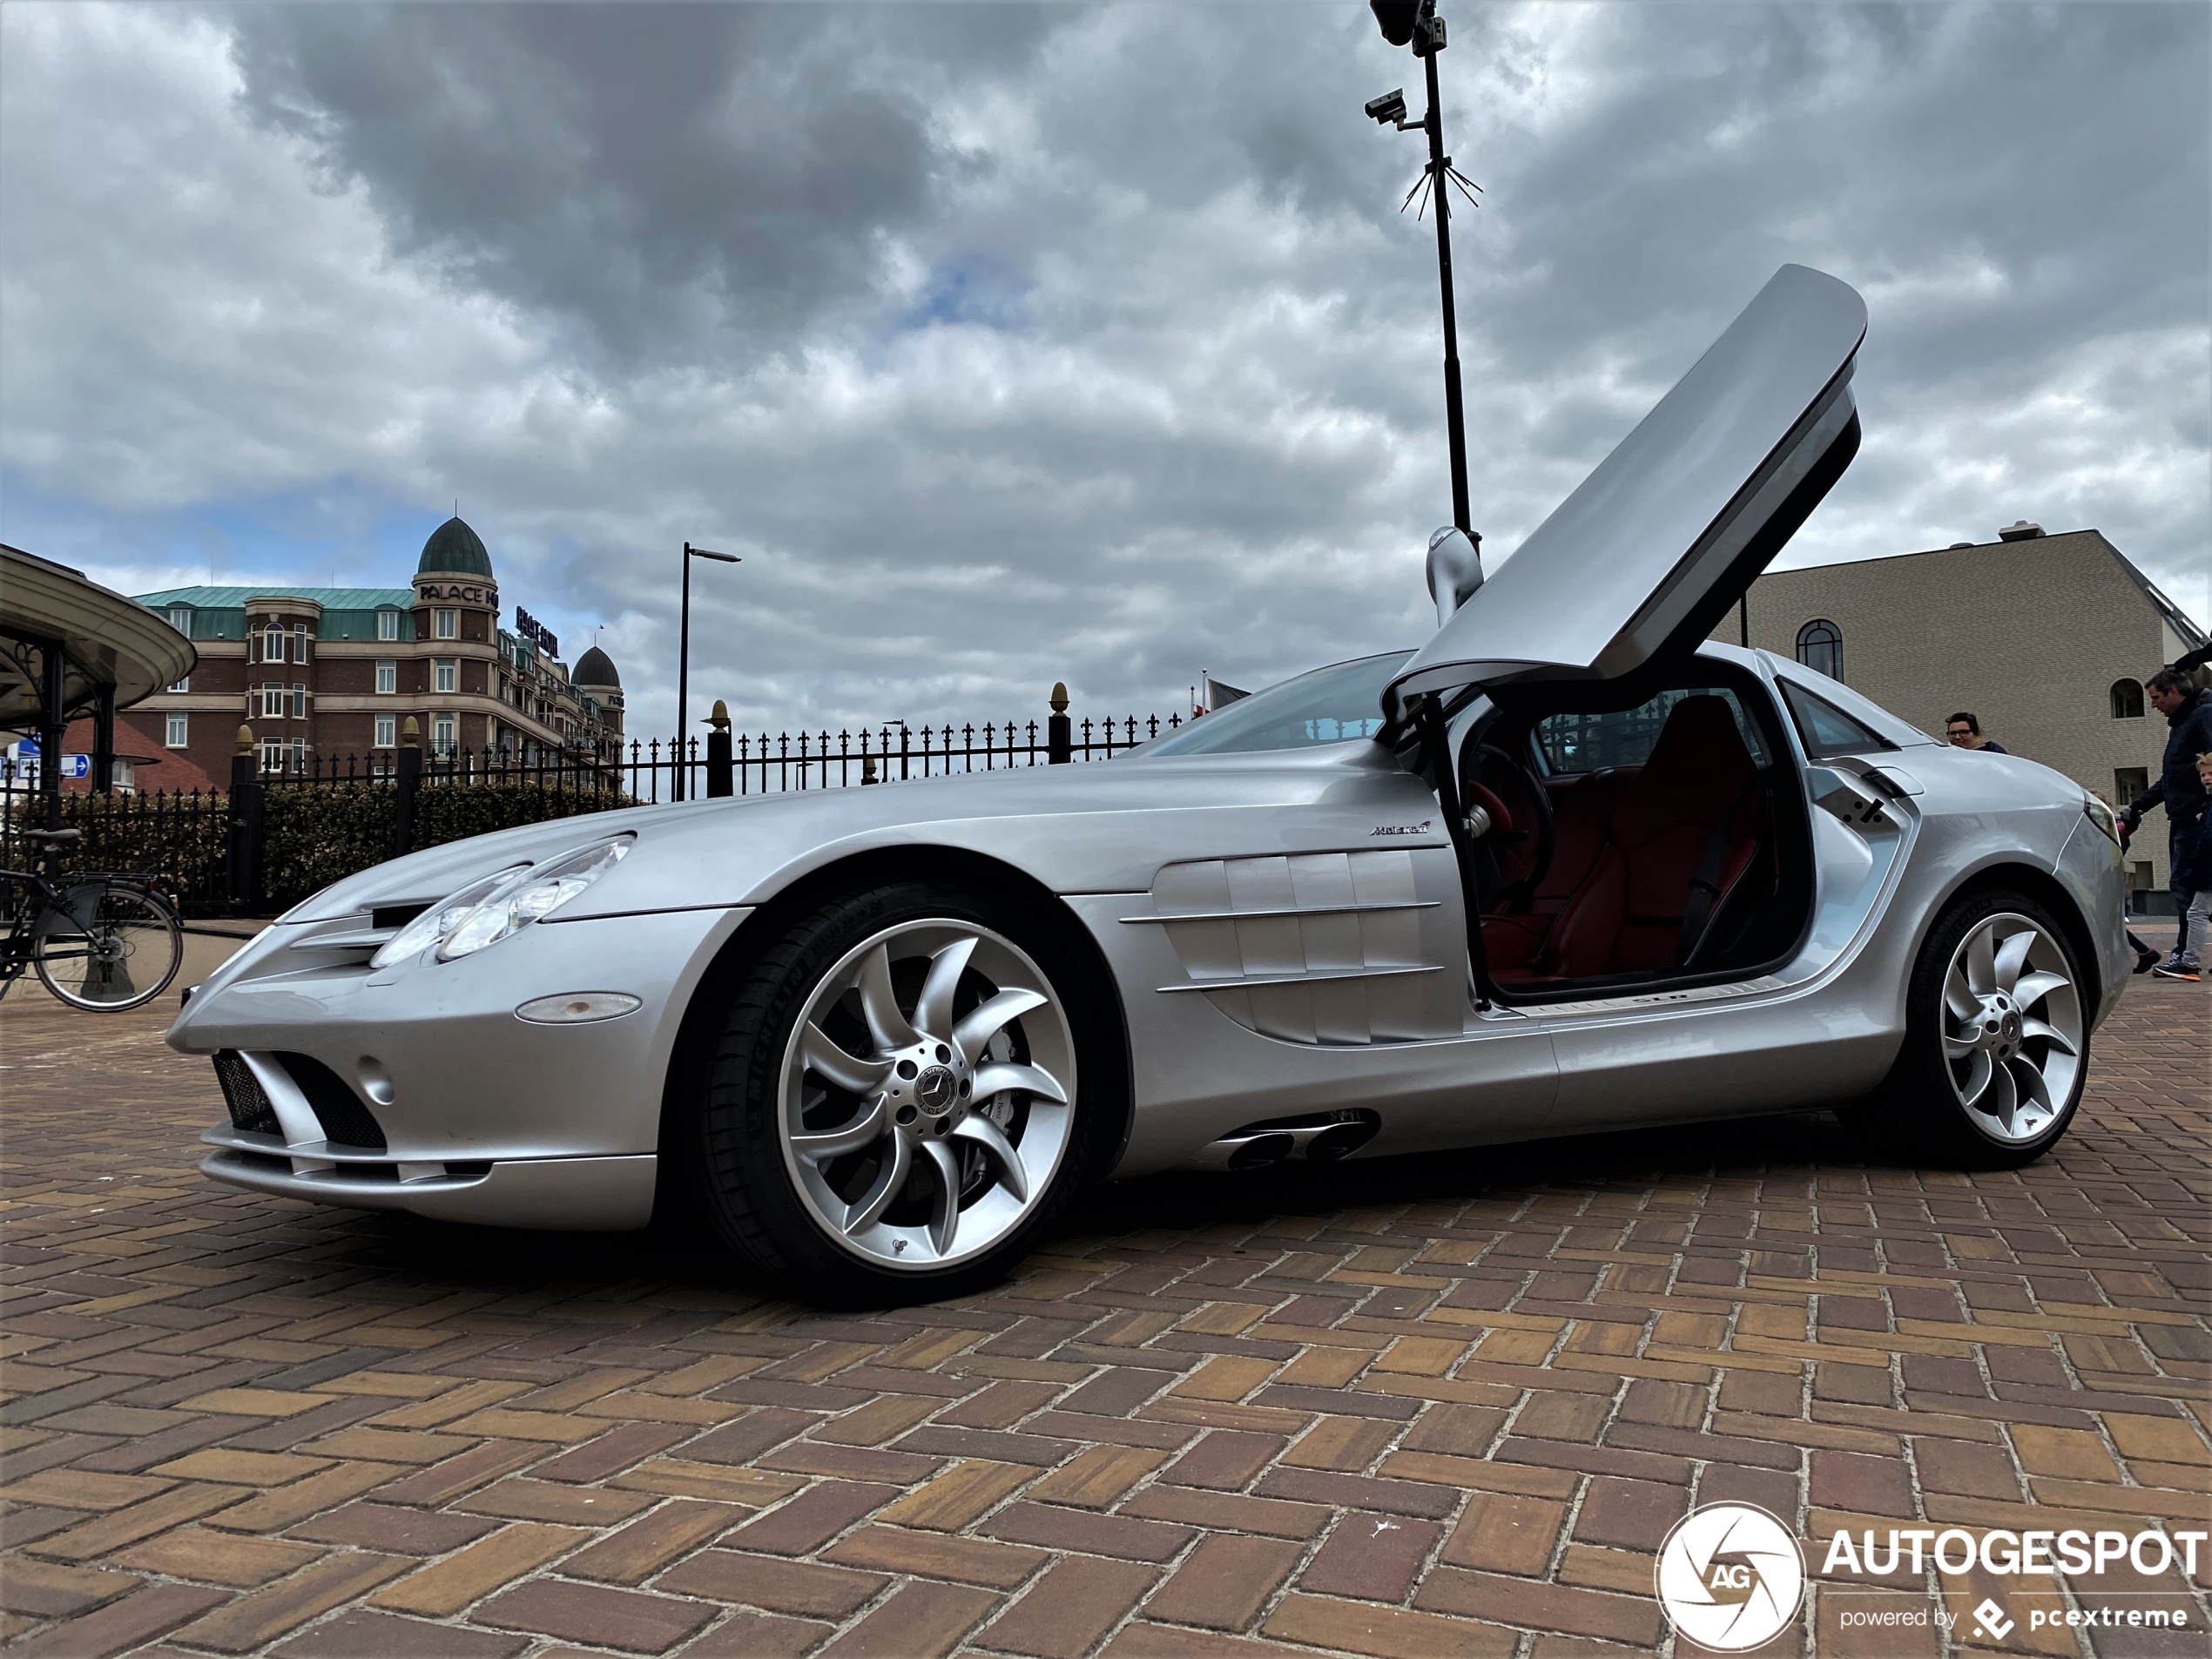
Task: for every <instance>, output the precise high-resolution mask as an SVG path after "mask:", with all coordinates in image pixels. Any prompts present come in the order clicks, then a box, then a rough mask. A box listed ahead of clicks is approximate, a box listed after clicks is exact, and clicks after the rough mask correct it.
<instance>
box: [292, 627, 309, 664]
mask: <svg viewBox="0 0 2212 1659" xmlns="http://www.w3.org/2000/svg"><path fill="white" fill-rule="evenodd" d="M292 660H293V662H295V663H304V662H306V661H307V624H306V623H304V622H295V623H293V624H292Z"/></svg>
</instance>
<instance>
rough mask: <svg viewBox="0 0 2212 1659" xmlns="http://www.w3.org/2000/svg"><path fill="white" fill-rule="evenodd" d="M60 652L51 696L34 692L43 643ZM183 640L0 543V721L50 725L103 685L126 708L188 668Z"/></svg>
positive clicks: (101, 693) (1, 726)
mask: <svg viewBox="0 0 2212 1659" xmlns="http://www.w3.org/2000/svg"><path fill="white" fill-rule="evenodd" d="M49 650H52V651H55V652H56V654H57V656H58V657H59V658H60V659H61V665H62V675H61V682H62V696H61V706H60V707H59V708H58V709H50V708H48V707H47V706H46V705H45V703H44V699H43V698H42V697H41V695H40V693H41V690H42V687H41V681H42V680H43V679H44V678H45V677H46V675H47V673H48V670H47V666H46V662H45V653H46V652H47V651H49ZM198 661H199V652H198V651H194V650H193V649H192V642H191V641H190V640H188V639H186V638H185V637H184V636H183V635H182V634H180V633H179V632H178V631H176V630H175V629H174V628H172V627H171V626H170V625H169V624H167V623H166V622H165V621H163V620H162V618H160V617H157V616H155V615H154V614H153V612H152V611H151V610H147V609H146V608H145V606H144V605H141V604H137V603H135V602H134V601H132V600H130V599H126V598H125V597H123V595H121V594H119V593H113V592H111V591H110V590H107V589H105V588H103V587H101V586H99V585H98V584H97V583H91V582H88V581H86V580H85V579H84V576H83V575H82V574H81V573H79V572H78V571H76V570H71V569H70V568H69V567H68V566H67V565H65V564H57V563H54V562H53V561H52V560H51V559H42V558H40V557H39V556H37V554H35V553H25V552H24V551H23V550H21V549H20V548H13V547H8V546H5V545H0V730H4V731H7V732H13V733H23V732H32V731H35V730H37V729H38V728H40V727H42V726H43V727H58V726H62V725H67V724H68V722H69V721H70V720H71V719H73V718H75V717H77V716H78V715H80V714H87V713H92V712H95V711H97V710H98V706H99V705H100V704H101V703H102V701H103V700H104V698H105V694H106V693H107V692H108V691H109V690H110V689H112V691H113V693H114V698H115V701H114V705H113V706H114V707H117V708H127V707H129V706H130V705H132V704H133V703H138V702H142V701H144V700H145V698H149V697H152V695H153V694H154V693H155V692H157V691H161V690H162V689H164V688H165V687H166V686H170V685H175V684H176V683H177V682H178V681H179V680H180V679H183V678H185V676H186V675H187V674H189V673H191V672H192V665H193V664H195V663H197V662H198Z"/></svg>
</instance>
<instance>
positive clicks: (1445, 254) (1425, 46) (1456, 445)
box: [1367, 0, 1480, 539]
mask: <svg viewBox="0 0 2212 1659" xmlns="http://www.w3.org/2000/svg"><path fill="white" fill-rule="evenodd" d="M1367 3H1368V6H1369V8H1370V10H1372V11H1373V12H1374V14H1375V22H1376V23H1377V24H1379V25H1380V27H1381V29H1382V33H1383V38H1384V39H1385V40H1386V41H1388V42H1389V43H1390V44H1392V45H1393V46H1404V45H1407V44H1411V45H1412V47H1413V55H1414V56H1415V57H1418V58H1420V60H1421V65H1422V68H1423V69H1424V71H1426V80H1427V84H1428V113H1427V114H1426V115H1424V116H1423V117H1422V118H1420V121H1418V122H1413V121H1408V120H1407V119H1406V95H1405V94H1404V93H1403V92H1402V91H1401V92H1387V93H1385V94H1384V95H1383V96H1382V97H1381V98H1376V99H1374V100H1372V102H1371V103H1369V104H1368V105H1367V113H1368V114H1369V115H1370V116H1372V118H1374V119H1375V120H1376V121H1378V122H1380V123H1383V124H1385V125H1395V126H1396V127H1397V128H1398V129H1399V131H1400V132H1406V131H1408V130H1411V129H1414V128H1419V129H1420V130H1422V131H1425V132H1426V133H1427V134H1428V166H1427V169H1426V171H1425V172H1423V174H1422V176H1421V182H1420V184H1416V185H1414V191H1415V192H1418V191H1419V190H1420V188H1421V187H1422V185H1426V186H1427V187H1428V189H1429V191H1430V193H1431V194H1432V196H1433V198H1434V201H1435V206H1436V277H1437V281H1438V284H1439V285H1440V287H1441V288H1442V289H1443V293H1444V420H1445V426H1446V431H1447V438H1448V440H1449V442H1450V444H1451V449H1452V522H1453V523H1454V524H1456V525H1457V526H1459V528H1460V529H1461V530H1462V531H1464V532H1466V534H1467V536H1468V537H1469V538H1470V539H1477V538H1475V536H1474V525H1473V524H1471V523H1469V522H1468V511H1467V430H1466V422H1465V417H1464V415H1463V414H1462V411H1461V405H1460V322H1459V311H1458V307H1457V306H1456V305H1455V304H1454V303H1453V296H1452V203H1451V199H1450V191H1449V189H1448V186H1449V185H1459V186H1460V189H1461V190H1462V191H1471V190H1474V189H1478V188H1480V186H1479V185H1473V184H1472V183H1471V182H1470V181H1469V180H1468V179H1466V178H1465V177H1464V176H1462V175H1461V174H1460V172H1458V171H1457V170H1456V169H1455V168H1454V167H1453V165H1452V158H1451V157H1449V156H1447V155H1446V154H1445V153H1444V101H1443V99H1442V98H1441V97H1440V96H1439V94H1438V92H1437V90H1436V55H1437V54H1438V53H1439V52H1440V51H1443V50H1444V19H1443V18H1441V17H1438V16H1437V15H1436V0H1367ZM1406 199H1407V200H1408V201H1410V200H1412V199H1413V193H1412V192H1408V195H1407V197H1406ZM1467 199H1468V200H1469V201H1473V200H1474V196H1473V195H1472V194H1469V195H1468V197H1467Z"/></svg>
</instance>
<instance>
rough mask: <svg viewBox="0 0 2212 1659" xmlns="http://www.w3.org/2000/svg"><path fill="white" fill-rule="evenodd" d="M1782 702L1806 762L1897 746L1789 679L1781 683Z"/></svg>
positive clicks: (1871, 752)
mask: <svg viewBox="0 0 2212 1659" xmlns="http://www.w3.org/2000/svg"><path fill="white" fill-rule="evenodd" d="M1776 678H1777V679H1779V678H1781V677H1780V676H1778V675H1777V677H1776ZM1782 700H1783V701H1784V702H1785V703H1787V704H1788V705H1790V718H1791V719H1792V720H1795V721H1796V722H1797V736H1798V737H1799V738H1802V739H1803V740H1804V745H1805V757H1806V759H1811V760H1826V759H1831V758H1832V757H1833V756H1836V755H1863V754H1873V753H1876V752H1879V751H1881V750H1885V749H1894V748H1896V747H1897V745H1895V744H1894V743H1892V742H1891V741H1890V740H1889V739H1888V738H1885V737H1882V736H1880V735H1879V734H1878V733H1876V732H1871V731H1869V730H1868V729H1867V728H1866V727H1865V726H1864V725H1860V724H1859V723H1858V721H1857V720H1854V719H1852V718H1851V716H1850V715H1848V714H1846V713H1844V711H1842V710H1841V709H1839V708H1838V707H1837V706H1836V705H1834V704H1833V703H1831V702H1829V701H1827V700H1826V699H1825V698H1818V697H1815V696H1814V695H1813V694H1812V693H1811V691H1806V690H1805V689H1804V687H1803V686H1802V685H1797V683H1796V682H1795V681H1793V680H1787V679H1784V680H1782Z"/></svg>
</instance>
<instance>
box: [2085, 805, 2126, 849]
mask: <svg viewBox="0 0 2212 1659" xmlns="http://www.w3.org/2000/svg"><path fill="white" fill-rule="evenodd" d="M2081 813H2082V816H2083V817H2085V818H2087V819H2088V820H2089V821H2090V822H2091V823H2092V824H2094V825H2095V826H2097V828H2098V829H2099V830H2101V831H2102V832H2103V833H2104V836H2105V839H2106V840H2108V841H2110V842H2111V843H2112V844H2113V845H2114V846H2121V844H2122V843H2121V840H2120V818H2119V815H2118V814H2117V813H2114V811H2113V810H2112V808H2111V807H2109V806H2106V805H2105V804H2104V802H2102V801H2101V800H2099V799H2097V798H2096V797H2095V796H2094V795H2084V796H2083V797H2082V798H2081Z"/></svg>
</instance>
